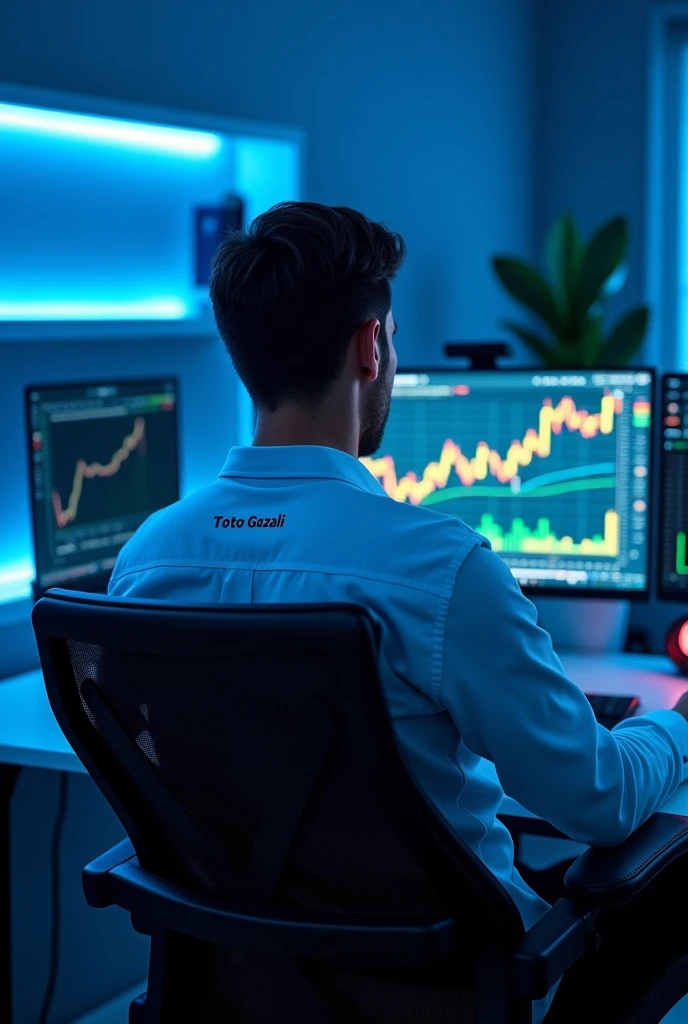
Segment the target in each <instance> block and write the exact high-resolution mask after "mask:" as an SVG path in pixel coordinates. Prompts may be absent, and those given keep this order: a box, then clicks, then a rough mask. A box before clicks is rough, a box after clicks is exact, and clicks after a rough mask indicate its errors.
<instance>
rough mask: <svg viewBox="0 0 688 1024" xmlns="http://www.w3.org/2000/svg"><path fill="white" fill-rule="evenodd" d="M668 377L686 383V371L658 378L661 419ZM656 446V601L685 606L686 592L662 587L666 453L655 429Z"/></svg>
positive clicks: (659, 432)
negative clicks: (680, 379)
mask: <svg viewBox="0 0 688 1024" xmlns="http://www.w3.org/2000/svg"><path fill="white" fill-rule="evenodd" d="M669 377H684V378H685V379H686V380H687V381H688V370H673V371H669V372H667V373H663V374H662V375H661V377H660V378H659V387H660V389H661V390H660V393H659V396H658V399H659V402H661V403H662V417H663V415H664V382H665V381H666V380H667V379H668V378H669ZM658 423H661V418H659V419H658ZM657 446H658V447H659V458H658V460H657V462H658V474H657V570H656V580H655V582H656V586H657V600H658V601H661V602H663V603H664V604H686V603H688V590H686V591H685V593H684V594H683V595H681V594H677V593H675V592H671V593H667V591H666V589H665V587H664V586H663V585H662V576H663V573H662V534H663V531H662V525H663V523H662V521H663V518H664V517H663V515H662V513H663V511H664V470H665V464H666V452H665V451H664V445H663V444H662V431H661V429H659V428H658V429H657Z"/></svg>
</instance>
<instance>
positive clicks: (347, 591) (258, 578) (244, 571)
mask: <svg viewBox="0 0 688 1024" xmlns="http://www.w3.org/2000/svg"><path fill="white" fill-rule="evenodd" d="M481 546H485V547H486V546H487V542H486V541H485V540H484V539H483V538H481V537H480V536H479V535H478V534H476V533H475V532H474V531H473V530H470V529H469V528H468V527H467V526H465V525H464V524H463V523H462V522H460V521H459V520H457V519H454V518H453V517H450V516H445V515H443V514H441V513H437V512H433V511H431V510H428V509H423V508H419V507H414V506H411V505H404V504H400V503H398V502H395V501H393V500H392V499H391V498H389V497H388V495H387V494H386V493H385V492H384V490H383V489H382V487H381V486H380V485H379V483H378V482H377V481H375V480H374V479H373V477H372V476H371V474H370V473H369V472H368V470H367V469H365V467H364V466H363V465H362V464H361V463H360V462H359V461H358V460H356V459H353V458H352V457H351V456H349V455H347V454H345V453H343V452H340V451H335V450H333V449H329V448H323V447H318V446H293V447H281V448H279V447H271V448H270V447H264V448H261V447H253V448H234V449H232V451H231V452H230V455H229V457H228V459H227V463H226V464H225V467H224V469H223V471H222V474H221V475H220V477H219V478H218V480H217V482H216V483H214V484H212V485H211V486H209V487H206V488H203V489H202V490H200V491H197V492H196V493H195V494H193V495H191V496H190V497H188V498H186V499H185V500H184V501H181V502H178V503H177V504H176V505H172V506H170V507H169V508H167V509H163V510H162V511H161V512H158V513H156V514H155V515H153V516H151V518H150V519H149V520H148V521H147V522H146V523H145V524H144V525H143V526H142V527H141V528H140V529H139V531H138V533H137V534H136V536H135V537H134V538H133V540H132V541H130V543H129V544H128V545H127V546H126V548H125V549H124V551H123V552H122V554H121V555H120V558H119V560H118V563H117V566H116V568H115V572H114V574H113V577H112V582H111V585H110V593H112V594H115V595H118V596H122V597H124V596H133V597H150V598H159V599H163V600H167V601H178V602H182V603H183V602H189V603H259V604H262V603H299V602H306V603H310V602H328V601H347V602H352V603H354V604H359V605H362V606H364V607H366V608H367V609H368V610H369V611H370V612H372V614H373V615H374V616H375V617H376V618H377V620H378V621H379V622H380V624H381V627H382V640H381V673H382V678H383V683H384V686H385V692H386V695H387V699H388V702H389V707H390V711H391V714H392V717H393V718H394V720H395V724H396V728H397V730H398V733H399V737H400V739H401V741H402V745H403V748H404V750H405V752H406V755H407V758H408V762H409V766H410V767H411V768H412V770H413V771H414V772H415V773H416V775H417V776H418V779H419V781H420V782H421V784H422V785H423V786H424V788H425V789H426V791H427V792H428V794H429V795H430V796H431V798H432V799H433V800H434V802H435V803H436V804H437V805H438V806H439V808H440V810H442V812H443V813H444V814H445V816H446V817H447V818H448V820H449V821H450V822H451V823H452V825H453V826H454V827H455V828H456V829H457V830H458V831H459V832H460V833H461V835H462V836H463V838H464V839H465V840H466V841H467V842H469V843H470V844H471V846H472V847H473V848H474V849H475V850H476V852H479V850H480V845H481V843H482V842H483V841H484V840H485V838H486V836H487V835H488V834H489V833H491V831H492V830H493V829H494V828H495V814H496V812H497V809H498V806H499V803H500V802H501V799H502V792H501V790H500V788H499V787H498V786H496V785H495V784H494V783H493V782H491V781H489V780H488V779H487V778H482V777H480V778H479V777H477V776H476V778H475V779H473V780H472V786H467V775H470V774H471V773H472V770H474V769H475V766H476V764H477V762H478V761H479V758H476V757H475V756H474V755H473V754H471V753H470V752H469V751H468V750H467V749H466V748H465V747H464V745H463V744H462V741H461V735H460V732H459V730H458V728H457V726H456V724H455V722H454V721H452V718H451V716H450V714H448V712H447V709H446V708H445V707H444V706H443V702H442V688H443V671H444V659H445V656H446V652H445V630H446V623H447V618H448V612H449V606H450V602H451V601H452V598H453V595H454V591H455V584H456V580H457V574H458V573H459V570H460V568H461V566H462V565H463V563H464V562H465V560H466V558H467V557H468V556H469V555H470V553H471V552H472V551H473V550H474V549H475V548H478V547H481ZM495 557H496V556H495ZM475 597H476V595H475V594H466V599H467V600H469V601H470V600H474V599H475ZM467 790H469V791H467ZM462 796H463V799H462ZM497 828H498V832H499V843H500V845H503V844H506V847H507V848H509V847H510V846H511V842H510V839H509V837H508V834H507V833H506V830H504V829H503V828H502V826H501V825H499V823H497ZM504 852H505V853H506V854H507V856H506V859H505V864H506V863H508V862H509V860H510V857H509V855H508V849H506V850H505V851H504ZM511 859H512V858H511ZM510 874H511V871H510V868H509V869H508V870H507V876H508V877H510ZM507 876H505V877H504V879H503V880H504V881H507V880H508V879H507ZM517 884H519V883H518V880H517ZM519 888H522V889H523V892H524V893H528V894H529V895H528V896H527V898H526V902H532V903H533V904H534V905H533V906H532V907H531V908H530V912H529V913H528V915H527V916H528V917H529V918H530V919H531V920H535V919H536V918H537V916H539V914H540V913H541V912H542V909H543V907H541V905H540V904H541V903H542V901H540V900H539V899H538V898H537V897H536V896H535V895H534V894H530V891H529V890H527V887H526V886H525V883H523V882H520V884H519ZM533 915H535V916H533Z"/></svg>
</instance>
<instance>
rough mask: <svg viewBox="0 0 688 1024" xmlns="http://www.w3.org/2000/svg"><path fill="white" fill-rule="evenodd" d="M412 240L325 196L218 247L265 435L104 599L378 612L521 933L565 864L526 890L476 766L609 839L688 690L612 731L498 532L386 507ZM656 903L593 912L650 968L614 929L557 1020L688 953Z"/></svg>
mask: <svg viewBox="0 0 688 1024" xmlns="http://www.w3.org/2000/svg"><path fill="white" fill-rule="evenodd" d="M404 254H405V247H404V243H403V241H402V239H401V238H400V237H399V236H398V235H397V234H394V233H391V232H390V231H388V230H387V229H386V228H385V227H384V226H383V225H382V224H379V223H374V222H372V221H370V220H369V219H368V218H366V217H365V216H363V215H362V214H361V213H357V212H355V211H354V210H350V209H348V208H345V207H326V206H321V205H318V204H315V203H283V204H281V205H279V206H276V207H274V208H273V209H271V210H269V211H268V212H267V213H264V214H263V215H261V216H260V217H258V218H257V219H256V220H255V221H254V222H253V224H252V225H251V228H250V230H249V231H248V233H247V234H241V233H236V234H234V235H232V236H230V237H229V238H228V239H227V240H226V241H225V242H224V243H223V245H222V246H221V248H220V250H219V252H218V253H217V256H216V258H215V262H214V268H213V275H212V283H211V298H212V302H213V307H214V311H215V317H216V320H217V325H218V328H219V331H220V334H221V335H222V337H223V339H224V341H225V343H226V345H227V348H228V351H229V354H230V356H231V358H232V360H233V363H234V366H235V368H236V371H237V373H238V375H239V377H240V378H241V380H242V381H243V383H244V385H245V386H246V388H247V390H248V392H249V394H250V395H251V398H252V399H253V401H254V403H255V406H256V410H257V417H258V419H257V426H256V432H255V437H254V440H253V444H252V445H250V446H249V447H235V448H232V449H231V451H230V452H229V455H228V456H227V460H226V462H225V465H224V466H223V467H222V469H221V472H220V475H219V477H218V479H217V480H216V481H215V482H214V483H212V484H210V485H209V486H207V487H205V488H203V489H201V490H199V491H196V492H195V493H194V494H191V495H190V496H189V497H187V498H184V499H183V500H182V501H180V502H178V503H177V504H175V505H172V506H170V507H169V508H166V509H163V510H162V511H159V512H156V513H155V514H154V515H153V516H151V517H150V518H149V519H148V520H147V522H145V523H144V525H143V526H141V528H140V529H139V530H138V531H137V533H136V534H135V536H134V537H133V538H132V539H131V540H130V541H129V543H128V544H127V545H126V547H125V548H124V549H123V551H122V552H121V554H120V556H119V559H118V561H117V565H116V567H115V570H114V573H113V576H112V580H111V584H110V593H111V594H114V595H117V596H121V597H146V598H155V599H158V600H169V601H174V602H179V603H196V602H199V603H201V602H202V603H212V602H226V603H245V602H253V603H266V602H279V603H301V602H330V601H345V602H352V603H355V604H358V605H362V606H364V607H366V608H367V609H368V610H369V611H370V612H371V613H372V614H373V615H374V616H375V617H376V618H377V619H378V620H379V622H380V624H381V627H382V635H381V673H382V679H383V684H384V687H385V691H386V695H387V699H388V703H389V707H390V711H391V715H392V717H393V720H394V723H395V727H396V730H397V734H398V737H399V740H400V743H401V747H402V749H403V751H404V752H405V756H406V760H407V763H408V766H409V768H410V769H411V770H412V772H413V773H414V774H415V776H416V778H417V780H418V782H419V783H420V784H421V786H422V787H423V789H424V790H425V792H426V794H427V795H428V797H429V799H430V800H431V801H433V802H434V804H435V805H436V806H437V808H438V809H439V811H440V812H441V813H442V815H443V816H444V817H445V818H446V819H447V820H448V821H449V822H450V823H451V825H452V826H453V828H454V829H455V830H456V832H457V833H459V835H460V836H461V837H462V838H463V840H464V841H465V842H466V843H467V844H468V845H469V846H470V848H471V849H472V850H473V851H474V853H475V854H476V855H477V856H478V857H480V858H481V859H482V861H483V862H484V863H485V864H486V865H487V867H489V868H490V870H491V871H492V872H493V874H494V875H495V876H496V877H497V878H498V879H499V881H500V882H501V884H502V885H503V886H505V888H506V889H507V890H508V892H509V893H510V895H511V897H512V898H513V900H514V901H515V903H516V905H517V906H518V908H519V910H520V913H521V915H522V917H523V920H524V923H525V926H526V927H527V928H529V927H531V926H532V925H533V924H534V923H535V921H537V920H538V919H539V918H540V917H542V915H543V914H544V913H545V912H546V910H547V908H548V902H547V898H549V899H550V900H553V899H556V898H557V897H558V895H559V892H558V889H559V887H560V886H561V876H560V877H559V878H558V881H557V886H552V885H548V884H547V883H546V880H544V879H540V880H538V879H537V878H536V877H535V875H534V874H533V873H528V874H529V880H530V881H531V883H532V885H534V886H535V888H533V887H532V886H531V885H529V884H527V883H526V881H525V879H524V877H523V872H521V871H519V870H518V869H517V868H516V866H515V864H514V846H513V842H512V839H511V836H510V834H509V832H508V831H507V829H506V828H505V827H504V825H503V824H502V823H501V822H500V821H499V820H498V819H497V813H498V812H499V809H500V804H501V802H502V798H503V795H504V794H503V790H502V788H501V786H500V785H499V783H497V782H496V781H494V780H493V779H492V778H488V777H486V776H485V775H484V774H482V773H481V772H480V771H479V767H480V763H481V759H483V758H485V759H488V760H489V761H491V762H493V763H494V765H495V766H496V769H497V773H498V775H499V779H500V781H501V783H502V785H503V787H504V789H505V790H506V791H507V792H508V793H509V795H510V796H512V797H513V798H515V799H516V800H518V801H519V802H520V803H521V804H523V805H524V806H525V807H527V808H528V809H529V810H530V811H532V812H534V813H535V814H537V815H539V816H541V817H542V818H545V819H547V820H548V821H550V822H551V823H552V824H553V825H555V826H556V827H557V828H559V829H560V830H561V831H562V832H564V833H565V834H566V835H568V836H570V837H571V838H572V839H575V840H578V841H580V842H582V843H586V844H590V845H598V846H613V845H616V844H619V843H621V842H623V841H624V839H626V837H627V836H628V835H629V834H630V833H631V832H632V831H633V830H634V829H636V828H637V827H638V826H639V825H640V824H642V823H643V822H644V821H645V820H646V819H647V818H648V817H649V816H650V815H651V814H652V813H653V812H654V811H656V810H657V809H658V808H659V807H660V806H661V805H662V804H663V803H664V801H666V800H667V799H668V797H670V796H671V795H672V793H673V792H674V791H675V790H676V788H677V787H678V786H679V784H680V783H681V782H682V781H683V780H684V779H686V778H688V720H687V718H686V715H687V714H688V703H687V702H686V701H684V700H683V699H681V701H679V704H678V705H677V707H676V709H675V710H667V711H659V712H654V713H651V714H646V715H642V716H639V717H637V718H635V719H631V720H628V721H625V722H623V723H621V724H620V725H618V726H617V727H616V728H615V729H614V730H612V731H611V732H610V731H608V730H606V729H604V728H602V727H601V726H600V725H598V724H597V722H596V720H595V717H594V715H593V712H592V710H591V708H590V706H589V704H588V701H587V700H586V698H585V697H584V696H583V694H582V693H581V691H580V690H579V689H578V687H577V686H575V685H574V684H573V683H572V682H571V681H570V680H569V679H568V678H567V677H566V675H565V673H564V670H563V668H562V665H561V663H560V661H559V659H558V658H557V656H556V654H555V653H554V651H553V649H552V643H551V640H550V637H549V635H548V634H547V633H546V632H545V631H544V630H542V629H541V628H540V627H539V626H538V624H537V615H536V611H535V608H534V607H533V605H532V604H531V602H530V601H529V600H527V599H526V598H525V597H524V596H523V594H522V593H521V591H520V589H519V586H518V584H517V583H516V581H515V580H514V578H513V576H512V575H511V572H510V570H509V569H508V568H507V566H506V565H505V563H504V562H503V561H502V559H501V558H500V557H499V556H498V555H497V554H495V553H494V552H493V551H492V550H491V549H490V545H489V543H488V541H487V540H485V539H484V538H483V537H481V536H480V535H479V534H477V533H475V532H474V531H473V530H471V529H469V528H468V527H467V526H466V525H465V524H464V523H462V522H461V521H460V520H458V519H456V518H454V517H452V516H449V515H444V514H442V513H441V512H437V511H434V510H433V509H431V508H426V507H420V506H414V505H411V504H408V503H402V502H397V501H394V500H393V499H392V498H391V497H389V496H388V494H387V493H386V492H385V490H384V489H383V487H382V486H381V484H380V483H379V482H378V480H377V479H376V478H375V477H374V476H373V474H372V473H371V472H370V471H369V469H368V468H367V466H366V464H365V462H363V461H361V459H363V458H364V457H369V456H372V455H373V454H374V453H375V452H376V451H377V449H378V448H379V447H380V444H381V442H382V438H383V432H384V429H385V424H386V421H387V417H388V413H389V409H390V400H391V394H392V383H393V380H394V373H395V370H396V366H397V356H396V352H395V347H394V340H393V336H394V335H395V333H396V330H397V325H396V322H395V319H394V315H393V312H392V292H391V282H392V280H393V279H394V277H395V275H396V274H397V272H398V270H399V268H400V266H401V264H402V261H403V259H404ZM198 386H199V387H202V382H201V381H198ZM538 889H539V890H540V891H539V892H538V891H537V890H538ZM562 895H563V887H562ZM645 895H646V894H645V893H644V894H643V896H642V897H641V898H640V899H639V900H637V901H634V904H633V908H634V909H633V912H632V916H631V917H630V919H629V918H628V916H624V910H623V908H622V909H621V910H618V911H615V912H608V914H607V916H606V918H605V919H604V920H603V921H602V924H601V928H602V932H603V933H604V929H605V928H607V929H609V930H612V929H614V928H633V929H634V930H635V931H637V945H636V948H637V950H638V953H637V963H635V962H631V961H630V960H629V958H628V957H626V958H625V960H624V962H623V963H617V962H614V961H613V960H612V959H611V958H610V956H609V955H606V956H605V954H604V945H605V944H604V943H603V946H602V951H601V953H600V955H599V958H598V960H597V961H593V962H592V963H591V962H590V961H586V964H585V967H584V968H583V966H581V967H580V969H579V968H578V967H577V968H574V970H573V971H571V972H569V975H567V976H566V978H565V979H564V981H563V982H562V985H561V988H560V991H559V993H558V994H557V995H556V997H555V1000H554V1005H553V1007H552V1010H551V1011H550V1013H548V1019H550V1017H551V1018H556V1019H557V1020H564V1019H572V1020H576V1019H578V1017H577V1014H578V1011H577V1009H576V1007H584V1008H585V1009H584V1010H582V1011H581V1012H584V1013H585V1014H586V1016H587V1018H588V1019H591V1018H590V1005H591V993H593V992H594V993H595V994H596V998H595V999H593V1000H592V1004H594V1003H597V1004H598V1005H601V1004H600V999H601V998H602V997H603V995H604V993H605V992H608V993H610V999H611V1000H612V1001H613V992H614V989H615V988H617V987H618V986H619V985H624V986H627V985H629V984H633V980H634V975H635V974H636V972H640V971H641V967H642V971H643V972H646V971H647V970H648V969H652V964H653V963H657V964H659V963H661V961H662V957H663V956H666V955H667V951H668V950H670V951H671V953H672V954H675V952H676V944H677V943H683V944H684V946H688V935H687V936H684V934H683V928H682V927H681V916H682V915H676V914H675V912H674V907H673V906H672V905H671V900H673V899H676V898H677V894H676V892H670V893H668V895H667V897H662V894H661V893H658V892H655V893H654V894H653V893H649V896H648V898H647V899H644V898H643V897H645ZM684 906H688V903H684ZM663 910H664V913H663ZM628 913H629V914H630V911H629V912H628ZM610 945H612V944H611V943H610ZM625 948H626V949H628V944H626V946H625ZM551 998H552V997H551V996H550V999H548V1000H543V1001H542V1002H541V1004H539V1007H538V1012H537V1015H536V1019H537V1020H541V1019H542V1017H543V1015H544V1013H545V1012H546V1011H547V1009H548V1006H549V1004H550V1002H551ZM610 1005H611V1004H610ZM565 1014H569V1016H565Z"/></svg>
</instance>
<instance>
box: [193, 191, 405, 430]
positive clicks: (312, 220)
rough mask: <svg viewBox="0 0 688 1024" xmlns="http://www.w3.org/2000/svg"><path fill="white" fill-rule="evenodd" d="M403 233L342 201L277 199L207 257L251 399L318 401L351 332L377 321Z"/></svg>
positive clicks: (220, 322) (216, 305)
mask: <svg viewBox="0 0 688 1024" xmlns="http://www.w3.org/2000/svg"><path fill="white" fill-rule="evenodd" d="M405 254H406V249H405V246H404V242H403V239H402V238H401V237H400V235H398V234H396V233H395V232H391V231H388V230H387V228H386V227H385V226H384V224H379V223H376V222H374V221H371V220H369V219H368V218H367V217H365V216H364V215H363V214H362V213H357V212H356V210H350V209H349V208H348V207H346V206H321V205H320V204H319V203H295V202H292V203H279V204H278V205H277V206H273V207H272V209H270V210H268V211H267V212H266V213H263V214H261V215H260V216H259V217H256V219H255V220H254V221H253V223H252V224H251V226H250V228H249V230H248V232H247V233H245V234H244V233H241V232H234V233H232V234H231V235H229V236H228V237H227V238H226V239H225V241H224V242H223V243H222V245H221V246H220V248H219V249H218V251H217V253H216V255H215V258H214V260H213V269H212V276H211V282H210V297H211V299H212V303H213V310H214V312H215V319H216V321H217V326H218V329H219V331H220V334H221V335H222V338H223V339H224V342H225V344H226V346H227V349H228V351H229V354H230V356H231V357H232V361H233V362H234V365H235V367H236V370H237V373H238V374H239V377H240V378H241V380H242V381H243V383H244V385H245V387H246V389H247V391H248V392H249V394H250V395H251V398H252V399H253V401H254V402H255V404H256V405H257V406H259V407H262V408H267V409H269V410H270V411H272V412H274V410H275V409H276V408H277V407H278V406H279V405H281V404H282V403H283V402H285V401H293V402H295V403H297V404H299V405H301V406H303V407H306V408H312V407H314V406H316V405H317V404H318V403H319V402H320V401H321V400H322V399H323V398H324V397H325V396H326V394H327V393H328V391H329V390H330V388H331V387H332V386H333V384H334V382H335V381H336V379H337V378H338V376H339V374H340V373H341V371H342V369H343V368H344V363H345V361H346V355H347V350H348V346H349V343H350V341H351V338H352V337H353V334H354V332H355V331H356V330H357V328H359V327H360V326H361V324H363V323H365V322H366V320H370V319H372V318H376V319H378V320H379V321H380V323H381V324H382V331H381V344H382V346H385V345H386V344H387V337H386V334H385V331H384V326H385V318H386V316H387V314H388V313H389V311H390V309H391V306H392V291H391V287H390V281H391V280H392V279H393V278H394V277H395V275H396V273H397V271H398V270H399V267H400V266H401V264H402V262H403V260H404V256H405Z"/></svg>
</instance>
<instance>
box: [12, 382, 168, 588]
mask: <svg viewBox="0 0 688 1024" xmlns="http://www.w3.org/2000/svg"><path fill="white" fill-rule="evenodd" d="M164 381H170V382H172V383H173V384H174V388H175V408H174V447H175V452H176V460H175V465H176V469H177V476H176V481H175V484H176V486H175V493H176V495H177V496H176V498H175V501H179V496H180V493H181V485H180V475H181V474H180V451H179V404H180V403H179V391H180V387H179V377H178V376H177V375H176V374H174V373H161V374H156V375H155V376H154V377H152V376H145V377H104V378H100V379H98V380H92V379H90V378H87V379H86V380H76V381H74V380H68V381H50V382H47V383H44V384H27V385H26V386H25V388H24V426H25V438H26V457H27V466H28V484H29V506H30V511H29V514H30V516H31V541H32V544H33V555H34V565H35V571H36V575H35V579H34V581H33V583H32V588H33V598H34V601H37V600H38V599H39V598H40V597H41V596H42V595H43V594H45V593H46V592H47V591H48V590H50V589H51V588H52V587H62V588H63V589H65V590H79V588H80V587H82V588H83V589H84V590H85V591H86V592H92V591H97V590H98V589H100V588H102V587H103V586H105V587H106V588H107V583H108V582H109V580H110V577H111V575H112V570H108V571H106V572H101V573H94V574H93V575H91V576H83V577H82V578H81V579H79V580H77V581H75V582H71V581H70V580H64V581H63V582H61V583H51V584H50V585H49V586H46V585H45V584H44V583H42V581H41V576H40V571H39V566H38V524H37V522H36V518H37V517H36V503H35V501H34V494H33V459H32V452H33V449H32V447H31V443H32V438H31V435H32V430H31V392H32V391H49V390H55V391H58V390H64V389H65V388H85V387H89V388H98V387H118V386H121V385H127V386H129V385H131V384H134V385H140V386H141V387H145V386H146V385H147V384H157V383H162V382H164Z"/></svg>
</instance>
